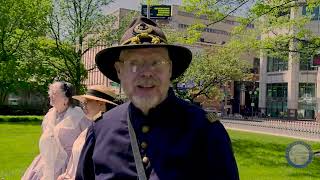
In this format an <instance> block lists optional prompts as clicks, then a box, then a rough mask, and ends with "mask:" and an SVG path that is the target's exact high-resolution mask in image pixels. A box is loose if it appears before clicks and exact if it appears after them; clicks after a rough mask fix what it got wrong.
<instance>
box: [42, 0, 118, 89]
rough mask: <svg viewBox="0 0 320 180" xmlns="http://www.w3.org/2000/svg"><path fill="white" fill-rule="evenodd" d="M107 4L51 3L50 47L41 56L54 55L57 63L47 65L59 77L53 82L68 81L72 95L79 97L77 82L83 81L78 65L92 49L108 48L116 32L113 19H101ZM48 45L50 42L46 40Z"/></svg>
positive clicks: (92, 0) (104, 0) (101, 0)
mask: <svg viewBox="0 0 320 180" xmlns="http://www.w3.org/2000/svg"><path fill="white" fill-rule="evenodd" d="M110 2H111V1H110V0H85V1H76V0H57V1H54V2H53V11H52V13H51V15H50V16H49V18H48V25H49V29H50V31H49V37H50V38H49V39H52V40H53V41H52V42H47V43H48V44H50V45H52V46H49V47H48V48H45V49H44V50H45V52H50V54H51V55H56V56H53V57H57V58H59V59H60V60H58V61H54V62H52V61H51V65H53V64H54V65H53V67H54V68H55V69H57V71H59V72H60V73H62V74H60V75H59V77H57V79H59V80H65V81H69V82H70V83H72V84H73V85H74V86H75V89H76V93H82V92H83V91H84V86H83V84H82V83H81V82H83V81H84V79H85V78H86V77H87V71H86V70H85V68H84V65H83V63H82V61H81V60H82V58H83V56H84V55H85V53H86V52H88V51H89V50H90V49H91V48H93V47H96V46H99V45H100V46H101V45H103V46H108V45H111V44H112V43H114V37H116V34H117V33H116V30H115V28H113V25H114V22H115V17H113V16H112V15H105V13H104V12H103V7H104V6H106V5H108V4H109V3H110ZM49 41H51V40H49Z"/></svg>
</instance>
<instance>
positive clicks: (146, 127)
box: [142, 126, 150, 133]
mask: <svg viewBox="0 0 320 180" xmlns="http://www.w3.org/2000/svg"><path fill="white" fill-rule="evenodd" d="M149 131H150V127H149V126H142V132H143V133H148V132H149Z"/></svg>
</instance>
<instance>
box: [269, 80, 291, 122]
mask: <svg viewBox="0 0 320 180" xmlns="http://www.w3.org/2000/svg"><path fill="white" fill-rule="evenodd" d="M287 96H288V84H287V83H274V84H267V114H268V115H269V116H271V117H280V116H286V114H287V110H288V108H287Z"/></svg>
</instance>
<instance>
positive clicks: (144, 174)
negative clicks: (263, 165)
mask: <svg viewBox="0 0 320 180" xmlns="http://www.w3.org/2000/svg"><path fill="white" fill-rule="evenodd" d="M191 59H192V54H191V51H190V50H189V49H187V48H185V47H182V46H176V45H169V44H167V40H166V37H165V35H164V33H163V32H162V30H161V29H160V28H159V27H158V25H157V24H156V23H154V22H153V21H152V20H150V19H147V18H145V17H138V18H136V19H134V20H133V22H132V23H131V25H130V26H129V28H128V29H127V31H126V32H125V34H124V35H123V37H122V39H121V45H119V46H115V47H110V48H106V49H104V50H102V51H100V52H99V53H98V54H97V55H96V64H97V66H98V68H99V70H100V71H101V72H102V73H103V74H104V75H105V76H107V77H108V78H109V79H111V80H113V81H115V82H119V83H121V87H122V88H123V90H124V92H125V94H126V95H127V97H128V98H129V100H130V102H128V103H125V104H122V105H120V106H118V107H116V108H114V109H112V110H110V111H108V112H107V113H105V114H104V115H103V117H101V119H100V120H98V121H96V123H95V124H94V125H93V126H92V127H91V128H90V130H89V131H88V134H87V139H86V143H85V145H84V148H83V150H82V153H81V157H80V161H79V165H78V169H77V176H76V179H99V180H136V179H139V180H146V179H150V180H189V179H190V180H213V179H218V180H231V179H232V180H233V179H239V175H238V169H237V165H236V161H235V158H234V156H233V152H232V147H231V143H230V139H229V136H228V134H227V132H226V130H225V129H224V127H223V125H222V124H221V123H220V122H219V121H213V120H211V119H210V118H209V117H208V116H207V115H206V113H205V111H203V110H202V109H201V108H199V107H197V106H194V105H192V104H190V103H188V102H186V101H184V100H182V99H180V98H178V97H176V96H175V94H174V92H173V90H172V88H170V81H171V80H173V79H175V78H177V77H178V76H179V75H181V74H182V73H183V72H184V71H185V70H186V69H187V68H188V66H189V64H190V62H191Z"/></svg>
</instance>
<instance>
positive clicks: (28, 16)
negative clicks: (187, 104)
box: [0, 0, 51, 104]
mask: <svg viewBox="0 0 320 180" xmlns="http://www.w3.org/2000/svg"><path fill="white" fill-rule="evenodd" d="M50 3H51V1H46V0H35V1H31V0H21V1H12V0H6V1H4V2H2V3H1V4H0V14H1V16H0V44H1V45H0V104H2V103H3V102H4V100H5V99H6V96H7V95H8V93H9V92H15V91H16V90H17V89H19V88H20V89H26V90H27V91H28V90H31V89H32V90H33V91H35V89H37V91H40V92H42V89H44V88H43V83H42V82H43V81H40V82H39V83H38V82H36V81H35V80H36V79H37V77H38V76H39V75H40V74H41V75H42V73H43V71H42V72H38V71H37V70H38V69H41V70H43V68H44V67H42V66H41V63H40V64H39V63H34V60H35V59H37V58H41V57H39V56H34V55H35V54H34V53H33V50H32V47H33V46H32V44H33V42H34V40H35V39H37V37H38V36H43V35H44V34H45V33H46V28H45V27H46V18H47V15H48V13H49V12H50V10H51V4H50ZM38 60H39V59H38ZM36 72H37V73H36ZM44 79H46V78H44ZM42 80H43V79H42ZM31 87H32V88H31ZM38 88H39V89H38Z"/></svg>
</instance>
